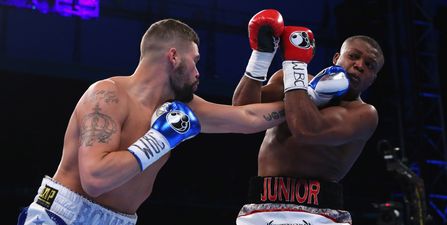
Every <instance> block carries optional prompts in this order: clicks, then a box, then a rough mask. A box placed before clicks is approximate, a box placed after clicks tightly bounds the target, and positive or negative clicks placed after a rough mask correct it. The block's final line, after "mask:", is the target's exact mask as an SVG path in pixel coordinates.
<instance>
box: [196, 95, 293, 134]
mask: <svg viewBox="0 0 447 225" xmlns="http://www.w3.org/2000/svg"><path fill="white" fill-rule="evenodd" d="M188 105H189V106H190V107H191V109H192V110H193V111H194V113H195V114H196V115H197V117H198V119H199V121H200V124H201V126H202V132H203V133H244V134H248V133H257V132H261V131H264V130H266V129H268V128H271V127H274V126H276V125H278V124H280V123H282V122H284V120H285V118H284V104H283V102H282V101H277V102H272V103H259V104H250V105H244V106H231V105H222V104H216V103H212V102H208V101H205V100H204V99H202V98H200V97H198V96H194V98H193V100H192V101H191V102H190V103H188Z"/></svg>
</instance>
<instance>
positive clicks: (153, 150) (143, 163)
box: [127, 129, 171, 171]
mask: <svg viewBox="0 0 447 225" xmlns="http://www.w3.org/2000/svg"><path fill="white" fill-rule="evenodd" d="M127 150H128V151H130V152H131V153H132V154H133V156H135V158H136V159H137V161H138V164H139V166H140V169H141V171H143V170H145V169H146V168H147V167H148V166H150V165H152V164H153V163H154V162H155V161H157V160H158V159H159V158H161V157H162V156H163V155H165V154H166V153H168V152H169V151H170V150H171V146H170V145H169V142H168V140H167V139H166V138H165V137H164V136H163V135H162V134H161V133H160V132H158V131H157V130H155V129H150V130H149V131H148V132H147V133H146V134H144V135H143V136H142V137H141V138H139V139H138V140H137V141H136V142H135V143H133V144H132V145H131V146H129V147H128V148H127Z"/></svg>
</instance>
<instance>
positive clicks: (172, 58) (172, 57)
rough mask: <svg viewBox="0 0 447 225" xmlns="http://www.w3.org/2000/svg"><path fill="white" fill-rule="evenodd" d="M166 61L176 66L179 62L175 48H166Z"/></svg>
mask: <svg viewBox="0 0 447 225" xmlns="http://www.w3.org/2000/svg"><path fill="white" fill-rule="evenodd" d="M168 61H169V62H170V63H171V64H172V66H173V67H175V66H177V64H178V63H179V57H178V52H177V49H176V48H170V49H169V50H168Z"/></svg>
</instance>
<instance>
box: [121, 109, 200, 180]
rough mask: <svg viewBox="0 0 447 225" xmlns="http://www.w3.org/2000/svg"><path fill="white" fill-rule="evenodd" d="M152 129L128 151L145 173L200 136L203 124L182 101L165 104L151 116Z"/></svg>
mask: <svg viewBox="0 0 447 225" xmlns="http://www.w3.org/2000/svg"><path fill="white" fill-rule="evenodd" d="M151 122H152V126H151V129H150V130H149V131H148V132H147V133H146V134H144V135H143V136H142V137H141V138H140V139H138V140H137V141H136V142H135V143H133V144H132V145H131V146H130V147H128V149H127V150H129V151H130V152H131V153H132V154H133V155H134V156H135V158H136V159H137V161H138V164H139V165H140V169H141V170H142V171H143V170H145V169H146V168H147V167H148V166H150V165H152V164H153V163H154V162H155V161H157V160H158V159H160V158H161V157H162V156H163V155H165V154H166V153H168V152H169V151H170V150H171V149H173V148H175V147H176V146H177V145H178V144H179V143H180V142H182V141H184V140H187V139H190V138H192V137H194V136H196V135H197V134H198V133H200V123H199V120H198V118H197V117H196V115H195V114H194V113H193V111H192V110H191V109H190V108H189V107H188V105H186V104H185V103H182V102H179V101H173V102H166V103H164V104H163V105H161V106H160V107H159V108H158V109H157V110H156V111H155V113H154V114H153V115H152V120H151Z"/></svg>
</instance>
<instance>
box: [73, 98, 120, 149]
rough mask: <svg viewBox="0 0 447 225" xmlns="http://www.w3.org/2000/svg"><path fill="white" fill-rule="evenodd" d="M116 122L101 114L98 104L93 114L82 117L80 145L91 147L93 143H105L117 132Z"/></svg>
mask: <svg viewBox="0 0 447 225" xmlns="http://www.w3.org/2000/svg"><path fill="white" fill-rule="evenodd" d="M116 126H117V125H116V122H115V121H114V120H113V119H112V118H111V117H110V116H108V115H106V114H104V113H101V108H100V107H99V104H96V106H95V108H93V112H92V113H90V114H88V115H86V116H84V118H82V122H81V144H82V145H84V146H92V145H93V143H95V142H96V143H107V142H109V140H110V138H111V136H112V134H114V133H115V132H116V130H117V128H116Z"/></svg>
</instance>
